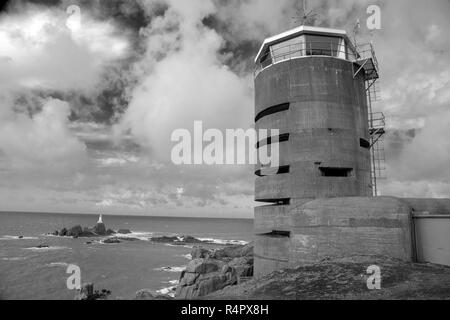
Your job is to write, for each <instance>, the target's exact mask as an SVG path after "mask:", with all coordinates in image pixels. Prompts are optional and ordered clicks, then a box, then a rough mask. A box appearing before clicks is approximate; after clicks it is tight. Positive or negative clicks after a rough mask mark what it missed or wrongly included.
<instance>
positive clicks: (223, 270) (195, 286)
mask: <svg viewBox="0 0 450 320" xmlns="http://www.w3.org/2000/svg"><path fill="white" fill-rule="evenodd" d="M191 256H192V260H191V261H190V262H189V264H188V265H187V267H186V269H185V270H184V271H182V272H181V276H180V280H179V282H178V285H177V286H174V287H173V292H172V293H173V295H174V297H170V296H169V295H167V294H161V293H158V292H157V291H154V290H149V289H143V290H139V291H138V292H137V293H136V297H135V299H136V300H168V299H180V300H191V299H198V298H201V297H205V296H207V295H208V294H211V293H213V292H216V291H218V290H221V289H224V288H226V287H229V286H235V285H237V284H239V283H242V282H243V281H245V280H247V279H248V278H251V277H252V276H253V244H251V243H250V244H247V245H234V246H225V247H223V248H219V249H207V248H204V247H202V246H196V247H194V248H193V249H192V251H191Z"/></svg>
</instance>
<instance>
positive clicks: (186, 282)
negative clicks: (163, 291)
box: [179, 272, 200, 286]
mask: <svg viewBox="0 0 450 320" xmlns="http://www.w3.org/2000/svg"><path fill="white" fill-rule="evenodd" d="M199 276H200V275H199V274H198V273H191V272H185V273H184V274H183V276H182V277H181V280H180V283H179V285H180V286H191V285H193V284H194V283H195V281H196V280H197V279H198V277H199Z"/></svg>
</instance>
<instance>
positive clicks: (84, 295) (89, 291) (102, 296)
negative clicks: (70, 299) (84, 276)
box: [75, 283, 111, 300]
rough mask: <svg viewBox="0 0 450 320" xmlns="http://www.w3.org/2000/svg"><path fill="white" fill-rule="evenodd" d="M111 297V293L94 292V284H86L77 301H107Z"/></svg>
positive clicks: (76, 297) (78, 294) (104, 290)
mask: <svg viewBox="0 0 450 320" xmlns="http://www.w3.org/2000/svg"><path fill="white" fill-rule="evenodd" d="M110 295H111V291H109V290H106V289H103V290H101V291H98V290H95V291H94V284H92V283H84V284H83V285H82V286H81V289H80V290H78V293H77V295H76V296H75V300H106V299H107V298H108V297H109V296H110Z"/></svg>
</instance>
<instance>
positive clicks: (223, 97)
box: [117, 1, 253, 160]
mask: <svg viewBox="0 0 450 320" xmlns="http://www.w3.org/2000/svg"><path fill="white" fill-rule="evenodd" d="M169 4H170V7H169V9H168V10H167V11H166V14H165V15H164V16H162V17H158V18H157V19H155V20H154V21H153V22H152V24H151V25H150V26H149V27H148V28H147V30H146V33H147V34H148V36H147V39H146V41H147V46H148V51H147V52H148V56H147V57H146V58H145V59H144V60H143V61H141V62H140V64H139V65H140V69H145V70H150V72H149V74H146V75H145V76H144V77H143V79H142V81H141V85H140V86H138V87H137V88H136V89H135V90H134V91H133V93H132V97H133V98H132V100H131V102H130V104H129V106H128V109H127V111H126V112H125V115H124V117H123V119H122V121H121V123H120V124H119V125H118V127H117V129H118V130H121V131H130V132H131V133H132V134H133V135H134V136H135V137H136V138H137V139H138V141H139V142H140V143H141V144H143V145H145V146H147V147H148V148H150V149H151V150H152V155H153V156H154V157H157V158H161V159H164V160H170V158H169V157H170V149H171V147H172V142H171V140H170V138H171V134H172V132H173V131H174V130H175V129H178V128H186V129H188V130H190V131H193V125H194V121H195V120H201V121H203V123H204V125H205V129H206V127H210V128H219V129H224V128H249V127H250V125H251V118H252V114H253V106H252V105H253V97H252V91H251V87H250V85H251V79H250V78H240V77H239V76H237V75H236V74H234V73H233V72H232V71H231V70H230V69H229V68H228V67H227V66H225V65H223V64H222V63H221V61H220V54H219V51H220V49H221V48H222V46H223V38H222V37H221V36H220V35H219V34H218V33H217V32H216V31H214V30H212V29H210V28H207V27H205V26H204V25H203V24H202V19H203V18H204V17H205V16H207V15H209V14H212V13H214V12H215V10H216V8H215V7H214V5H213V3H212V2H211V1H190V2H189V3H185V2H180V1H169Z"/></svg>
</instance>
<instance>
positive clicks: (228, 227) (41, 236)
mask: <svg viewBox="0 0 450 320" xmlns="http://www.w3.org/2000/svg"><path fill="white" fill-rule="evenodd" d="M97 219H98V216H95V215H87V214H55V213H17V212H3V213H0V299H19V300H72V299H74V297H75V295H76V293H77V292H76V289H72V288H70V287H71V286H70V285H69V286H68V285H67V282H68V281H67V280H68V278H69V277H70V276H71V275H72V273H68V271H70V270H68V269H70V268H68V267H69V266H71V265H75V266H78V267H79V270H80V275H81V282H82V283H87V282H90V283H94V286H95V290H102V289H106V290H109V291H111V295H110V296H109V299H133V298H134V297H135V295H136V292H137V291H139V290H141V289H150V290H153V291H159V293H162V294H168V295H171V294H172V293H173V287H174V286H176V284H177V281H178V280H179V277H180V274H181V271H182V270H183V269H184V268H185V267H186V265H187V264H188V263H189V260H190V258H191V257H190V252H191V249H192V247H193V245H182V246H180V245H173V244H163V243H154V242H152V241H149V238H150V237H157V236H183V235H189V236H193V237H196V238H198V239H201V240H206V239H208V240H209V241H210V242H212V243H213V244H212V245H209V246H212V247H217V248H219V247H221V246H223V245H227V244H245V243H248V242H250V241H252V231H253V220H249V219H212V218H173V217H137V216H117V215H107V214H103V222H104V223H105V225H106V228H110V229H113V230H118V229H129V230H131V231H132V234H129V235H127V236H128V237H132V238H137V239H138V240H137V241H122V242H121V243H117V244H105V243H102V240H104V238H92V239H91V238H78V239H73V238H67V237H57V236H51V235H48V234H49V233H52V232H54V231H55V230H60V229H62V228H63V227H66V228H70V227H72V226H75V225H81V226H83V227H92V226H93V225H95V224H96V222H97ZM39 246H42V247H41V248H38V247H39ZM72 272H73V271H72ZM69 282H70V281H69ZM71 283H73V282H71Z"/></svg>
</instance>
